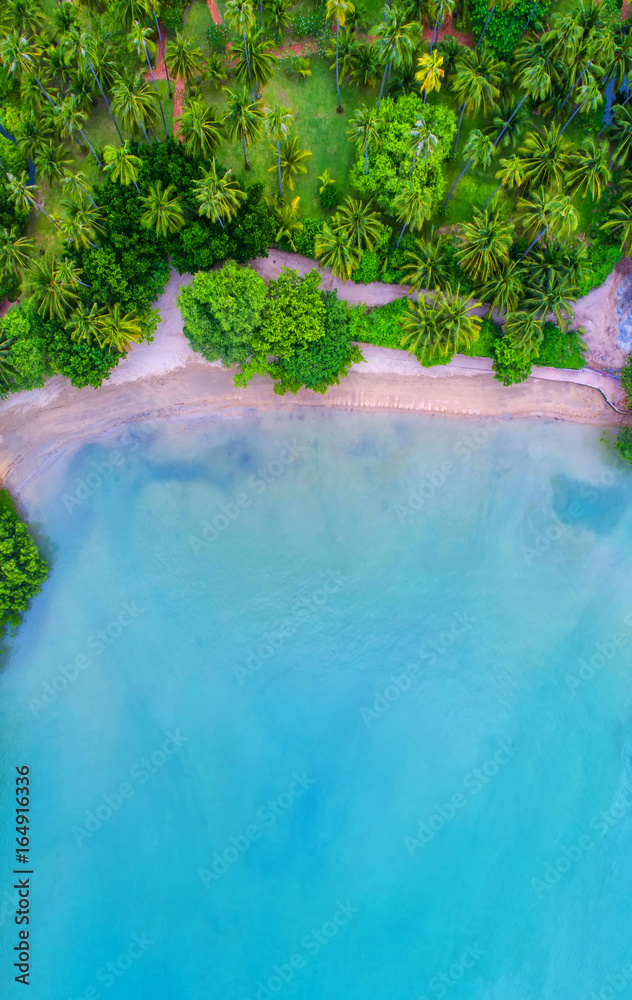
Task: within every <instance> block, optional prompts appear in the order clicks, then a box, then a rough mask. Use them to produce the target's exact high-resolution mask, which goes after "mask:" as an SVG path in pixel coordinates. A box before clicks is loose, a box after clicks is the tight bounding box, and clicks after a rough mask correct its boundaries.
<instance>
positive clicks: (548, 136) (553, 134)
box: [518, 125, 572, 188]
mask: <svg viewBox="0 0 632 1000" xmlns="http://www.w3.org/2000/svg"><path fill="white" fill-rule="evenodd" d="M571 152H572V147H571V144H570V143H569V141H568V139H563V138H562V133H561V130H560V126H559V125H551V127H550V128H546V126H545V127H544V128H543V129H542V132H541V133H540V132H530V133H529V135H528V136H527V137H526V139H525V142H524V146H522V147H521V148H520V149H519V150H518V153H519V154H520V156H521V157H522V158H523V162H524V175H525V179H526V180H527V181H528V182H529V184H532V185H534V186H536V185H537V186H539V185H541V186H543V187H547V188H552V187H553V185H554V184H557V185H558V187H560V188H562V186H563V184H564V179H565V177H566V173H567V171H568V168H569V165H570V155H571Z"/></svg>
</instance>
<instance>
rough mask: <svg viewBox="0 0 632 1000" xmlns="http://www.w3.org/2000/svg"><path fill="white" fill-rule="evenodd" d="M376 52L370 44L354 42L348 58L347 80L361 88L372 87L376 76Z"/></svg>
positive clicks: (377, 69) (377, 67)
mask: <svg viewBox="0 0 632 1000" xmlns="http://www.w3.org/2000/svg"><path fill="white" fill-rule="evenodd" d="M378 71H379V66H378V59H377V50H376V47H375V45H373V44H372V43H371V42H354V44H353V45H352V47H351V55H350V57H349V79H350V80H351V82H352V83H356V84H358V85H359V86H361V87H372V86H373V82H374V80H375V78H376V76H377V74H378Z"/></svg>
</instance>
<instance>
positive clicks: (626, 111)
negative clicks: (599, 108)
mask: <svg viewBox="0 0 632 1000" xmlns="http://www.w3.org/2000/svg"><path fill="white" fill-rule="evenodd" d="M610 128H611V130H612V133H613V136H612V142H613V144H614V147H615V151H614V155H613V157H612V160H611V162H610V169H612V166H613V164H614V163H616V164H617V165H618V166H620V167H622V166H623V165H624V163H625V162H626V161H627V160H628V158H629V156H630V153H632V106H631V105H623V104H618V105H617V106H616V107H615V108H614V109H613V111H612V124H611V125H610Z"/></svg>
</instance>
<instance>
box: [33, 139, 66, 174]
mask: <svg viewBox="0 0 632 1000" xmlns="http://www.w3.org/2000/svg"><path fill="white" fill-rule="evenodd" d="M71 162H72V161H71V159H70V157H69V155H68V152H67V150H65V149H64V147H63V146H61V145H55V144H53V143H52V142H49V143H48V144H47V145H46V146H43V147H42V149H40V151H39V153H38V154H37V156H36V157H35V166H36V168H37V171H38V173H40V174H41V175H42V176H43V177H45V178H46V180H47V181H48V183H49V184H52V183H53V181H54V180H59V179H60V178H61V177H62V175H63V173H64V170H65V168H66V167H67V166H68V165H69V164H70V163H71Z"/></svg>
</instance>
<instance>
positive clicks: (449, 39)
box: [437, 35, 463, 78]
mask: <svg viewBox="0 0 632 1000" xmlns="http://www.w3.org/2000/svg"><path fill="white" fill-rule="evenodd" d="M437 48H438V50H439V52H440V53H441V55H442V56H443V71H444V73H445V76H446V78H447V77H449V76H452V74H453V73H455V72H456V68H457V66H458V63H459V59H460V58H461V54H462V52H463V45H461V43H460V42H459V41H458V39H456V38H455V37H454V35H446V37H445V38H444V39H443V41H442V42H439V44H438V45H437Z"/></svg>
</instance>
